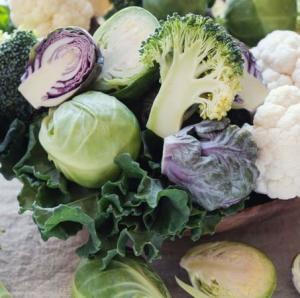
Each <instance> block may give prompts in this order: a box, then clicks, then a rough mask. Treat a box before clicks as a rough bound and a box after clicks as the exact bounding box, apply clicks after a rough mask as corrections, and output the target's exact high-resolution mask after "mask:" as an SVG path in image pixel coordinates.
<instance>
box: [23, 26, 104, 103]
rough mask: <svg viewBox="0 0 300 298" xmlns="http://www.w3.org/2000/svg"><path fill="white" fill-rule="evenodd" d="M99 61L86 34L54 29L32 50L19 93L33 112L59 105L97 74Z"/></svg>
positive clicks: (97, 53)
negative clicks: (33, 108)
mask: <svg viewBox="0 0 300 298" xmlns="http://www.w3.org/2000/svg"><path fill="white" fill-rule="evenodd" d="M102 60H103V58H102V55H101V53H100V50H99V48H98V47H97V45H96V43H95V42H94V40H93V38H92V36H91V35H90V34H89V33H88V32H87V31H85V30H83V29H81V28H78V27H67V28H62V29H57V30H55V31H53V32H52V33H50V34H49V35H48V37H47V38H45V39H44V40H42V41H41V42H40V43H39V44H38V46H37V47H36V48H35V49H34V51H33V54H32V57H31V59H30V61H29V63H28V65H27V67H26V71H25V73H24V75H23V76H22V83H21V85H20V86H19V91H20V92H21V93H22V95H23V96H24V97H25V98H26V99H27V100H28V101H29V102H30V103H31V105H32V106H33V107H35V108H39V107H53V106H56V105H59V104H60V103H62V102H64V101H65V100H67V99H68V98H70V97H71V96H72V95H74V94H75V93H76V92H77V91H78V90H79V89H81V88H83V87H84V86H86V85H87V84H88V83H90V82H91V80H92V79H94V78H96V77H97V76H98V75H99V74H100V72H101V68H102V64H103V63H102V62H103V61H102Z"/></svg>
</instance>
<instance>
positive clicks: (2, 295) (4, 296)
mask: <svg viewBox="0 0 300 298" xmlns="http://www.w3.org/2000/svg"><path fill="white" fill-rule="evenodd" d="M0 298H12V296H11V295H10V294H9V293H8V291H7V290H6V288H5V286H4V285H3V283H2V282H0Z"/></svg>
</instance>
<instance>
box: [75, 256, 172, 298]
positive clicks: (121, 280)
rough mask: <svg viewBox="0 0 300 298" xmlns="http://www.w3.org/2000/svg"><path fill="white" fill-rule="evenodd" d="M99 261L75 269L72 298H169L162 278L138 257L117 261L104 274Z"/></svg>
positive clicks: (86, 263) (84, 260)
mask: <svg viewBox="0 0 300 298" xmlns="http://www.w3.org/2000/svg"><path fill="white" fill-rule="evenodd" d="M100 268H101V261H100V260H99V259H97V258H96V259H92V260H87V259H83V260H82V261H81V263H80V265H79V267H78V268H77V270H76V273H75V275H74V279H73V285H72V298H90V297H101V298H115V297H122V298H132V297H135V298H153V297H155V298H170V297H171V296H170V294H169V291H168V290H167V288H166V286H165V285H164V283H163V281H162V280H161V279H160V277H159V276H158V275H157V274H155V273H154V272H153V271H152V270H151V268H150V267H149V266H148V265H147V264H146V263H145V262H143V261H142V260H141V259H139V258H134V257H127V258H120V257H118V258H116V259H115V260H113V261H112V262H111V263H110V264H109V266H108V267H107V268H106V269H105V270H104V271H101V269H100Z"/></svg>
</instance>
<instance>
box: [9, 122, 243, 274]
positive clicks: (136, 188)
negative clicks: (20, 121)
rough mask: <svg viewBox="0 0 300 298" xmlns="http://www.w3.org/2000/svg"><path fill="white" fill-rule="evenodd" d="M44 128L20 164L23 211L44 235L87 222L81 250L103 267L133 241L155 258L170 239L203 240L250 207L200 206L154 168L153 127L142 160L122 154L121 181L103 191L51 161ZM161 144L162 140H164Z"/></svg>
mask: <svg viewBox="0 0 300 298" xmlns="http://www.w3.org/2000/svg"><path fill="white" fill-rule="evenodd" d="M39 130H40V122H39V121H37V122H35V123H33V124H32V125H31V126H30V130H29V144H28V148H27V152H26V154H25V155H24V157H23V158H22V159H21V160H20V162H18V163H17V165H16V166H15V168H14V170H15V173H16V176H17V177H18V179H19V180H20V181H21V182H22V183H23V188H22V191H21V193H20V194H19V197H18V199H19V203H20V208H21V209H20V210H21V212H25V211H26V210H31V211H32V212H33V218H34V221H35V223H36V224H37V226H38V228H39V230H40V233H41V235H42V237H43V239H44V240H47V239H49V238H51V237H58V238H60V239H67V238H69V237H70V236H72V235H74V234H76V233H77V232H78V231H79V230H81V229H82V228H83V226H84V227H86V229H87V231H88V233H89V235H90V239H89V241H88V242H87V243H85V244H84V246H82V247H81V248H79V249H78V254H79V255H81V256H92V255H95V254H97V255H98V256H99V259H100V261H101V268H102V269H103V268H105V267H106V266H107V265H108V264H109V262H110V261H111V260H112V259H113V258H114V257H115V256H117V255H119V256H125V255H126V254H127V253H128V246H130V247H131V248H132V249H133V251H134V253H135V255H144V256H145V257H146V259H147V260H148V261H152V260H154V259H156V258H157V257H158V256H159V252H160V247H161V245H162V243H163V242H164V241H165V240H166V239H174V238H175V237H176V236H182V235H183V233H184V232H185V231H186V230H189V231H190V234H191V239H192V240H198V239H199V238H200V237H201V236H202V235H205V234H212V233H214V231H215V227H216V225H217V224H218V223H219V222H220V220H221V219H222V218H223V217H224V216H227V215H230V214H232V213H235V212H238V211H240V210H241V209H243V208H244V203H243V202H241V203H240V204H238V205H235V206H232V207H231V208H229V209H226V210H225V209H224V210H223V209H220V210H218V211H214V212H207V211H205V210H203V209H200V208H198V207H197V208H196V207H194V206H193V205H192V203H191V199H190V196H189V194H188V193H187V192H186V191H184V190H182V189H181V188H179V187H176V186H168V183H166V181H164V179H162V177H160V174H159V173H160V169H157V166H154V167H152V166H153V165H158V164H157V163H156V161H155V160H156V158H158V157H157V156H156V157H155V158H154V157H153V155H152V153H153V151H155V150H154V148H152V147H151V146H149V140H150V139H151V141H150V143H151V142H152V137H153V136H152V134H149V133H150V132H148V133H147V134H148V136H147V137H144V142H145V144H144V147H145V148H146V147H147V148H148V149H147V150H145V154H143V155H142V157H141V159H140V164H138V163H137V162H135V161H134V160H133V159H132V158H131V157H130V156H129V155H128V154H122V155H120V156H119V157H117V158H116V163H117V164H118V166H119V167H120V168H121V170H122V175H121V176H120V178H119V179H118V180H117V181H114V182H107V183H105V184H104V185H103V187H102V189H101V190H97V189H87V188H83V187H80V186H78V185H76V184H74V183H71V182H70V181H68V180H66V178H65V177H64V176H63V175H62V174H61V173H59V171H58V170H57V169H56V168H55V166H54V164H53V163H52V162H51V161H49V160H48V158H47V153H46V152H45V151H44V149H43V148H42V146H41V145H40V143H39V141H38V134H39ZM147 134H146V135H147ZM147 142H148V144H146V143H147ZM156 144H157V145H159V140H158V139H157V140H156ZM146 152H147V153H146ZM146 155H147V157H146ZM153 158H154V159H153ZM141 165H143V168H145V169H146V168H147V169H148V170H147V171H146V170H145V169H143V168H142V167H141Z"/></svg>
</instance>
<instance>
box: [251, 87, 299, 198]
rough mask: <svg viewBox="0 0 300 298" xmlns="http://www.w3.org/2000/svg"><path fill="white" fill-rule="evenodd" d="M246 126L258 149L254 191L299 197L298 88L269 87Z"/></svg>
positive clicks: (284, 196) (271, 196) (285, 196)
mask: <svg viewBox="0 0 300 298" xmlns="http://www.w3.org/2000/svg"><path fill="white" fill-rule="evenodd" d="M248 129H249V131H250V132H251V133H252V134H253V137H254V140H255V142H256V144H257V146H258V148H259V154H258V159H257V162H256V165H257V167H258V169H259V171H260V176H259V178H258V180H257V185H256V191H257V192H259V193H264V194H266V195H268V196H269V197H270V198H279V199H291V198H295V197H297V196H300V175H299V174H300V155H299V152H300V141H299V140H300V89H299V88H297V87H296V86H282V87H278V88H276V89H274V90H272V91H271V92H270V94H269V95H268V97H267V98H266V100H265V103H264V104H263V105H262V106H260V107H259V108H258V109H257V112H256V114H255V117H254V125H253V126H252V127H250V128H248Z"/></svg>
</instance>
